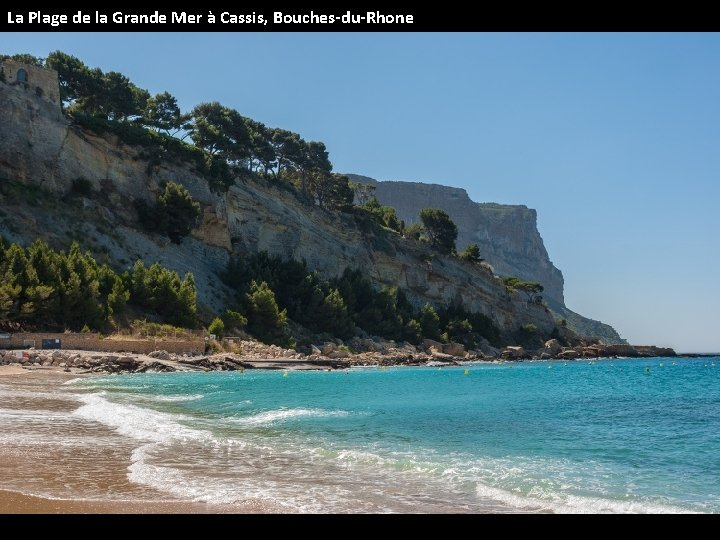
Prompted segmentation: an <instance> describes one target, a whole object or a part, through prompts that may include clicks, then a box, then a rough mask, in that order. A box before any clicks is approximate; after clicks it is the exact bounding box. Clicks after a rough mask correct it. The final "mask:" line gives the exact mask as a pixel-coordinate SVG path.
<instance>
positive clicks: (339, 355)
mask: <svg viewBox="0 0 720 540" xmlns="http://www.w3.org/2000/svg"><path fill="white" fill-rule="evenodd" d="M327 356H328V357H329V358H332V359H333V360H336V359H338V358H349V357H350V353H349V352H347V351H344V350H342V349H338V350H337V351H333V352H331V353H330V354H328V355H327Z"/></svg>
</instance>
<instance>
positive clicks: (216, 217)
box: [0, 83, 556, 336]
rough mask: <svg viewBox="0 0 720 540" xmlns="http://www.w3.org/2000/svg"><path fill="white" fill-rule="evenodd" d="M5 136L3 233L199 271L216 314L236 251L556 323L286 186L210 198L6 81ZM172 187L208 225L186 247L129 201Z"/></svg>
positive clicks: (200, 181) (481, 272)
mask: <svg viewBox="0 0 720 540" xmlns="http://www.w3.org/2000/svg"><path fill="white" fill-rule="evenodd" d="M0 140H1V141H2V146H0V188H1V189H0V197H2V200H0V206H1V207H2V213H0V234H2V235H4V236H6V237H7V238H8V239H10V240H13V241H20V242H22V243H29V242H31V241H33V240H34V239H36V238H43V239H45V240H46V241H48V242H49V243H50V244H51V245H53V246H54V247H60V248H62V247H66V246H67V244H68V243H69V242H70V240H73V239H75V240H79V241H80V242H81V243H82V245H83V247H85V248H88V249H91V250H92V251H93V252H94V253H95V254H96V255H100V256H104V257H105V258H107V259H108V260H109V261H110V262H111V263H112V264H113V265H115V266H116V267H123V266H127V265H128V264H130V263H131V261H133V260H134V259H136V258H142V259H144V260H145V261H146V262H150V263H152V262H154V261H160V262H161V263H162V264H164V265H166V266H168V267H170V268H174V269H176V270H178V271H180V272H187V271H192V272H193V273H194V274H195V277H196V282H197V286H198V293H199V299H200V301H201V302H202V304H203V305H204V306H205V307H207V308H208V310H210V311H215V312H217V311H218V310H220V309H221V308H222V307H223V304H224V302H225V301H226V300H227V297H228V294H229V291H227V290H226V289H225V288H224V286H223V285H222V283H221V280H220V278H219V275H220V274H221V273H222V272H223V271H224V269H225V267H226V263H227V261H228V259H229V257H230V256H231V254H233V253H248V252H255V251H258V250H266V251H268V252H270V253H271V254H278V255H281V256H283V257H286V258H295V259H305V260H306V261H307V263H308V266H309V267H310V268H311V269H317V270H319V271H320V272H321V273H323V274H324V275H325V276H336V275H338V274H340V273H341V272H342V271H343V270H344V269H345V268H346V267H350V268H360V269H362V270H363V271H364V272H365V273H366V274H368V275H369V276H370V277H371V278H372V279H374V280H375V281H376V282H377V283H378V284H380V285H383V284H387V285H397V286H400V287H403V288H404V289H405V290H406V291H407V292H408V295H409V297H410V299H411V300H412V301H414V302H415V303H416V304H421V303H424V302H428V301H429V302H432V303H435V304H448V303H450V302H462V303H463V304H464V305H465V307H466V308H468V309H470V310H473V311H477V312H480V313H484V314H486V315H488V316H490V317H491V318H492V319H493V320H494V321H495V322H496V324H497V325H498V326H499V327H500V329H501V331H503V332H504V333H505V335H507V336H509V335H511V334H512V333H513V332H515V331H516V330H517V329H518V328H520V327H521V326H523V325H526V324H528V323H533V324H535V325H536V326H537V327H538V329H539V330H540V331H541V332H542V333H544V334H547V333H549V332H551V331H552V330H553V328H554V327H555V325H556V321H555V319H554V317H553V315H552V313H551V312H550V311H548V310H547V309H545V308H544V307H542V306H538V305H535V304H530V303H528V302H526V301H524V300H523V299H522V298H521V297H520V295H517V294H515V295H510V294H508V293H507V292H506V290H505V288H504V286H503V284H502V282H501V280H500V279H499V278H497V277H496V276H493V275H492V273H491V272H489V271H487V270H485V269H483V268H481V267H479V266H477V265H472V264H470V263H466V262H464V261H461V260H458V259H456V258H450V257H436V258H435V259H434V260H432V261H430V262H428V261H427V260H426V251H425V250H426V248H424V247H423V246H419V245H416V244H414V243H413V242H412V241H409V240H405V239H403V238H401V237H400V236H399V235H397V234H393V233H389V232H383V231H377V230H375V231H373V230H370V232H367V230H365V231H364V230H363V228H362V226H361V225H362V224H361V223H359V222H358V221H357V217H355V216H353V215H352V214H341V213H329V212H326V211H324V210H321V209H320V208H318V207H316V206H312V205H309V204H307V203H306V202H302V201H301V200H300V199H299V198H298V197H296V195H295V193H294V192H293V191H292V190H289V189H287V188H283V187H282V186H281V185H278V184H274V183H270V182H265V181H262V180H251V181H247V182H244V183H243V182H237V183H236V185H234V186H233V187H231V188H230V190H229V191H228V192H227V193H223V194H217V193H213V192H212V191H211V190H210V189H209V187H208V184H207V182H206V181H205V179H204V178H203V177H202V174H201V173H200V172H199V171H197V170H196V169H195V167H194V165H193V164H192V163H190V162H183V161H181V160H178V159H161V160H159V161H157V160H155V161H153V163H152V166H151V163H149V158H148V157H147V155H146V153H145V152H144V149H143V148H141V147H138V146H130V145H128V144H125V143H123V142H121V141H120V140H119V139H118V138H117V137H115V136H114V135H110V134H104V135H98V134H97V133H94V132H91V131H88V130H86V129H83V128H81V127H79V126H78V125H77V124H73V123H72V122H71V121H70V120H69V119H68V118H66V117H65V116H63V115H62V113H61V112H60V111H59V109H58V108H57V106H56V105H54V104H52V103H51V102H49V101H47V100H43V99H41V98H40V97H38V96H37V95H36V93H34V92H31V91H28V90H27V89H24V88H23V87H21V86H12V85H8V84H5V83H0ZM78 178H84V179H86V180H89V181H90V184H91V185H92V188H93V195H92V196H90V197H79V196H69V194H70V192H71V186H72V184H73V181H74V180H76V179H78ZM168 180H172V181H175V182H179V183H181V184H183V185H185V186H186V187H187V189H188V190H189V191H190V192H191V193H192V195H193V197H194V198H195V199H196V200H197V201H199V202H200V203H201V205H202V208H203V222H202V225H201V227H200V228H199V229H198V230H197V231H195V232H194V233H193V236H192V237H190V238H186V239H185V240H184V241H183V242H182V244H181V245H179V246H177V245H174V244H170V243H169V241H168V240H167V239H166V238H164V237H161V236H158V235H150V234H147V233H145V232H143V231H141V230H140V229H139V228H138V227H137V224H136V220H137V214H136V211H135V209H134V205H133V201H134V200H135V199H138V198H140V199H145V200H147V201H149V202H150V201H153V200H154V198H155V196H156V195H157V193H158V192H159V191H160V189H161V187H160V186H161V184H162V183H163V182H164V181H168ZM543 253H544V248H543Z"/></svg>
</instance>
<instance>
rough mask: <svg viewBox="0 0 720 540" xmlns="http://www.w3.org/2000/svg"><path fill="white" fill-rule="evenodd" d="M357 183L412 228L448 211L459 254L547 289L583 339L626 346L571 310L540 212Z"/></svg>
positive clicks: (405, 186)
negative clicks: (430, 212)
mask: <svg viewBox="0 0 720 540" xmlns="http://www.w3.org/2000/svg"><path fill="white" fill-rule="evenodd" d="M349 176H350V178H351V179H352V180H353V181H354V182H360V183H367V184H372V185H374V186H375V196H376V197H377V199H378V201H379V202H380V203H381V204H383V205H386V206H392V207H394V208H395V209H396V210H397V213H398V217H399V218H400V219H402V220H404V221H405V223H406V224H411V223H417V222H418V221H419V217H418V214H419V213H420V210H421V209H423V208H428V207H430V208H440V209H442V210H445V211H446V212H447V213H448V215H449V216H450V217H451V218H452V220H453V221H454V222H455V224H456V225H457V227H458V239H457V247H458V250H462V249H464V248H465V247H466V246H467V245H468V244H471V243H475V244H478V245H479V246H480V253H481V256H482V257H483V258H484V259H486V260H487V261H488V262H489V263H490V264H491V265H492V266H493V268H494V269H495V272H496V273H497V274H499V275H502V276H518V277H520V278H522V279H526V280H529V281H537V282H540V283H542V284H543V286H544V287H545V291H544V292H543V296H544V297H545V298H546V300H547V301H548V303H549V305H550V307H551V308H552V309H553V311H554V312H555V313H556V314H557V316H558V318H562V319H565V320H567V321H568V324H569V326H570V327H571V328H573V329H574V330H576V331H577V332H578V333H580V334H582V335H590V336H595V337H598V338H600V339H601V340H602V341H603V342H605V343H624V340H623V339H622V338H621V337H620V336H619V335H618V333H617V332H616V331H615V330H614V329H613V328H612V327H611V326H609V325H606V324H604V323H601V322H599V321H595V320H592V319H587V318H585V317H583V316H581V315H578V314H577V313H574V312H573V311H571V310H569V309H568V308H567V307H566V306H565V297H564V292H563V288H564V280H563V275H562V272H561V271H560V270H558V269H557V268H556V267H555V265H553V263H552V261H550V257H549V256H548V252H547V250H546V249H545V244H544V243H543V239H542V237H541V236H540V232H539V231H538V228H537V212H536V211H535V210H533V209H531V208H528V207H526V206H519V205H506V204H495V203H477V202H475V201H473V200H472V199H470V197H469V196H468V194H467V192H466V191H465V190H464V189H459V188H454V187H449V186H442V185H438V184H423V183H420V182H380V181H377V180H375V179H373V178H368V177H366V176H360V175H354V174H351V175H349Z"/></svg>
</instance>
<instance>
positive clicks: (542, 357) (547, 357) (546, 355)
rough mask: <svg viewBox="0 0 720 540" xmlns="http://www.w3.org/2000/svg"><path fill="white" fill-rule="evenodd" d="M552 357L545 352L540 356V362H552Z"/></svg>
mask: <svg viewBox="0 0 720 540" xmlns="http://www.w3.org/2000/svg"><path fill="white" fill-rule="evenodd" d="M552 357H553V355H551V354H548V353H546V352H544V353H542V354H541V355H540V360H550V359H551V358H552Z"/></svg>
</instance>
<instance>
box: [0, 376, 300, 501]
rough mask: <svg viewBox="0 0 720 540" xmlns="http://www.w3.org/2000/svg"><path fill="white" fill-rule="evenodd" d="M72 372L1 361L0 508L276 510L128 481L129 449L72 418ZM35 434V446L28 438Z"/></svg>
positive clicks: (75, 404) (100, 429) (107, 432)
mask: <svg viewBox="0 0 720 540" xmlns="http://www.w3.org/2000/svg"><path fill="white" fill-rule="evenodd" d="M77 377H78V375H77V374H72V373H65V372H63V371H62V369H60V368H35V369H25V368H22V367H20V366H17V365H9V366H0V396H2V397H1V398H0V420H1V421H2V422H3V426H2V431H3V433H4V434H5V437H3V438H2V439H1V440H0V452H1V453H2V455H3V460H2V462H0V513H2V514H38V513H41V514H65V513H78V514H104V513H115V514H178V513H198V514H210V513H272V512H277V511H279V509H277V508H273V507H272V505H268V504H266V503H265V502H263V501H244V502H242V503H235V504H232V505H229V504H207V503H203V502H194V501H188V500H174V499H172V498H171V497H168V495H167V494H166V493H161V492H159V491H156V490H153V489H151V488H147V487H138V486H136V485H133V484H132V483H131V482H129V481H128V479H127V470H128V466H129V465H130V453H131V451H132V447H131V446H129V445H123V442H122V440H121V438H120V437H119V436H118V435H116V434H115V433H113V432H112V431H111V430H109V429H107V428H105V427H103V426H91V425H88V426H84V425H82V424H80V425H78V423H77V421H76V420H74V419H72V417H71V414H72V412H73V411H74V410H75V409H77V407H78V405H79V403H78V402H77V401H76V400H75V399H73V397H72V396H73V394H72V393H69V392H63V390H64V383H66V382H68V381H69V380H71V379H75V378H77ZM71 420H72V421H71ZM36 440H42V444H33V441H36ZM85 440H87V445H84V444H83V442H84V441H85ZM73 441H75V442H74V443H73ZM103 441H112V444H104V443H103ZM48 448H49V449H50V450H48ZM83 494H84V495H85V496H83ZM284 511H287V509H285V510H284Z"/></svg>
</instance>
